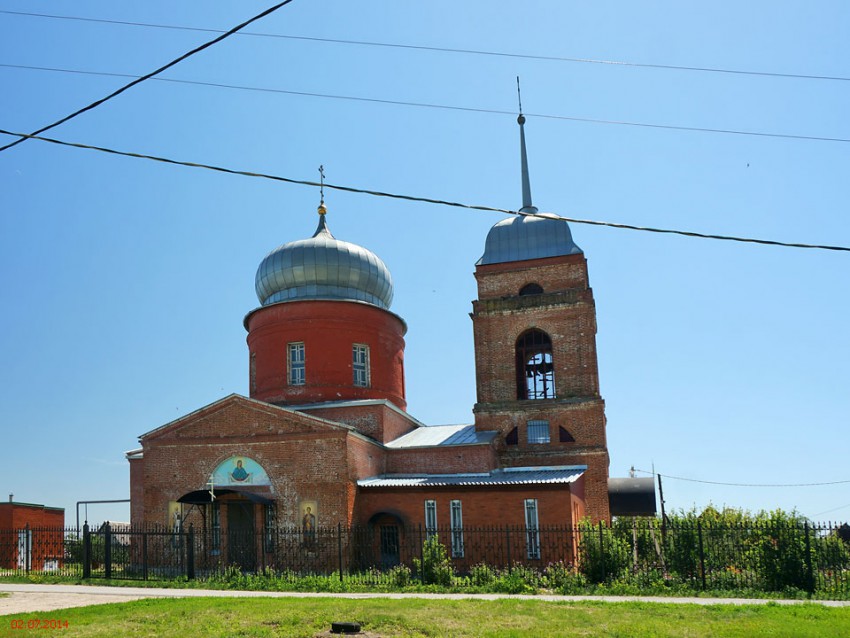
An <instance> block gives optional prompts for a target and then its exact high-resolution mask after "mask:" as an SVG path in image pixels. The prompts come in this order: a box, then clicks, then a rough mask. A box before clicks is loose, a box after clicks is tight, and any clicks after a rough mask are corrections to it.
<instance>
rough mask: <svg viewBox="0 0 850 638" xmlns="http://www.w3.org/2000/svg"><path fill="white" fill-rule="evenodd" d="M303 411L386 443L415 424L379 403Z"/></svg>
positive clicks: (326, 406)
mask: <svg viewBox="0 0 850 638" xmlns="http://www.w3.org/2000/svg"><path fill="white" fill-rule="evenodd" d="M303 412H305V413H306V414H310V415H313V416H317V417H320V418H323V419H330V420H331V421H336V422H338V423H345V424H346V425H350V426H352V427H353V428H356V429H357V431H358V432H360V433H361V434H364V435H366V436H368V437H370V438H373V439H375V440H376V441H380V442H382V443H386V442H387V441H392V440H394V439H397V438H398V437H400V436H402V435H403V434H406V433H407V432H410V431H411V430H413V429H415V428H416V427H418V423H417V422H416V421H415V420H414V419H413V418H412V417H411V416H409V415H408V414H407V413H404V412H401V411H399V410H398V409H394V408H393V406H392V405H387V404H386V403H383V402H380V403H378V402H368V403H367V402H364V403H363V404H361V405H350V404H349V405H341V406H340V405H332V404H329V405H325V406H320V407H316V408H308V409H305V410H303Z"/></svg>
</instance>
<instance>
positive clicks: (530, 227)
mask: <svg viewBox="0 0 850 638" xmlns="http://www.w3.org/2000/svg"><path fill="white" fill-rule="evenodd" d="M545 215H546V213H541V214H540V215H539V216H538V215H520V216H517V217H511V218H509V219H503V220H502V221H500V222H499V223H497V224H496V225H495V226H493V227H492V228H491V229H490V232H489V233H488V234H487V240H486V241H485V243H484V254H483V255H482V256H481V259H479V260H478V261H477V262H476V264H475V265H476V266H483V265H487V264H500V263H505V262H511V261H525V260H526V259H541V258H543V257H559V256H561V255H577V254H581V252H582V250H581V248H579V247H578V246H576V244H575V242H574V241H573V236H572V234H571V233H570V227H569V226H568V225H567V222H565V221H563V220H561V219H553V218H551V217H545Z"/></svg>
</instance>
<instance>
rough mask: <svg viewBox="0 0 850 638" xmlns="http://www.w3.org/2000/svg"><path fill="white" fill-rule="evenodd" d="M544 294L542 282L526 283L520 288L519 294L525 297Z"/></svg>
mask: <svg viewBox="0 0 850 638" xmlns="http://www.w3.org/2000/svg"><path fill="white" fill-rule="evenodd" d="M542 294H543V286H541V285H540V284H525V285H524V286H523V287H522V288H520V289H519V296H520V297H525V296H526V295H542Z"/></svg>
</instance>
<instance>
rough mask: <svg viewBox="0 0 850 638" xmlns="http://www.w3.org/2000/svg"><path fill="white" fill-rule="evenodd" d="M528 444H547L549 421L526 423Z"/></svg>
mask: <svg viewBox="0 0 850 638" xmlns="http://www.w3.org/2000/svg"><path fill="white" fill-rule="evenodd" d="M528 442H529V443H548V442H549V421H529V422H528Z"/></svg>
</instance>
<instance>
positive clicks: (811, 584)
mask: <svg viewBox="0 0 850 638" xmlns="http://www.w3.org/2000/svg"><path fill="white" fill-rule="evenodd" d="M809 531H810V529H809V521H806V589H807V590H808V591H809V598H811V597H812V594H814V593H815V574H814V571H813V569H812V540H811V537H810V535H809Z"/></svg>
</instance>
